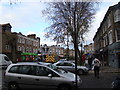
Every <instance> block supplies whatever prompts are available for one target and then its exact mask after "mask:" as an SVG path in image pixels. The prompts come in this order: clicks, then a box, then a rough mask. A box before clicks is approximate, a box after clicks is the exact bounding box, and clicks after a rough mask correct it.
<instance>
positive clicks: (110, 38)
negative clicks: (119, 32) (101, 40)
mask: <svg viewBox="0 0 120 90" xmlns="http://www.w3.org/2000/svg"><path fill="white" fill-rule="evenodd" d="M108 35H109V44H112V42H113V40H112V39H113V38H112V30H110V31H109V34H108Z"/></svg>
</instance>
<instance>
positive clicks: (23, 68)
mask: <svg viewBox="0 0 120 90" xmlns="http://www.w3.org/2000/svg"><path fill="white" fill-rule="evenodd" d="M35 75H36V70H35V66H34V65H20V66H19V76H18V77H17V78H18V84H19V86H20V87H22V88H35V87H36V84H35V80H34V78H35Z"/></svg>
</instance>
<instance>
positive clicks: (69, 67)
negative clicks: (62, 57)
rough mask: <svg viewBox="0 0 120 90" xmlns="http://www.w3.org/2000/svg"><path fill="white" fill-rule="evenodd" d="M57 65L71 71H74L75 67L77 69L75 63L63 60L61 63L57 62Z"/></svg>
mask: <svg viewBox="0 0 120 90" xmlns="http://www.w3.org/2000/svg"><path fill="white" fill-rule="evenodd" d="M57 67H59V68H63V69H65V70H67V71H70V72H74V69H75V67H74V65H73V64H72V63H69V62H61V63H59V64H57Z"/></svg>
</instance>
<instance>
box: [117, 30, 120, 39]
mask: <svg viewBox="0 0 120 90" xmlns="http://www.w3.org/2000/svg"><path fill="white" fill-rule="evenodd" d="M117 40H118V41H119V40H120V28H119V29H117Z"/></svg>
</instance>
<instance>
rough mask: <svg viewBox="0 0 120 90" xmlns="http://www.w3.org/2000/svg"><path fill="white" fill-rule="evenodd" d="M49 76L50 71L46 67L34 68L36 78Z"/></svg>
mask: <svg viewBox="0 0 120 90" xmlns="http://www.w3.org/2000/svg"><path fill="white" fill-rule="evenodd" d="M48 74H50V70H49V69H47V68H46V67H42V66H38V67H37V68H36V75H37V76H48Z"/></svg>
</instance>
